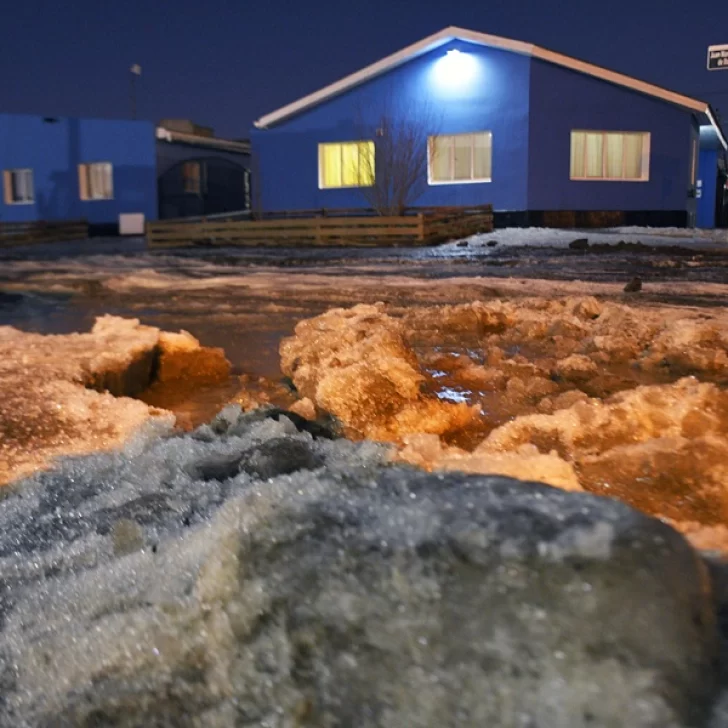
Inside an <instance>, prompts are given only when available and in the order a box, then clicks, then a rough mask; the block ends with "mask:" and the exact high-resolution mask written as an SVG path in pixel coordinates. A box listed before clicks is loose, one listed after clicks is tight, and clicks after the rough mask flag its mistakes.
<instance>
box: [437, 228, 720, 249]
mask: <svg viewBox="0 0 728 728" xmlns="http://www.w3.org/2000/svg"><path fill="white" fill-rule="evenodd" d="M579 239H581V240H584V239H586V240H587V241H588V242H589V243H590V244H600V245H617V244H618V243H619V242H625V243H643V244H644V245H651V246H674V245H679V246H680V247H685V248H694V249H695V250H700V249H715V248H718V249H721V248H724V247H726V246H728V230H701V229H698V228H652V227H617V228H604V229H589V230H564V229H561V228H539V227H528V228H501V229H498V230H494V231H493V232H491V233H480V234H478V235H473V236H471V237H469V238H466V239H465V240H466V241H467V243H468V246H467V247H462V246H461V242H462V241H453V242H450V243H445V244H444V245H440V246H438V247H437V248H436V249H435V250H436V251H437V252H438V253H439V254H441V255H467V254H468V248H481V249H485V250H480V251H479V252H487V250H488V249H491V250H494V249H495V248H496V247H503V246H505V247H547V248H568V247H569V244H570V243H572V242H574V241H575V240H579ZM494 241H495V245H493V242H494ZM489 243H490V244H491V245H490V246H489V245H488V244H489Z"/></svg>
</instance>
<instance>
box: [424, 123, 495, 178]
mask: <svg viewBox="0 0 728 728" xmlns="http://www.w3.org/2000/svg"><path fill="white" fill-rule="evenodd" d="M492 165H493V134H492V133H491V132H489V131H479V132H475V133H472V134H447V135H440V136H431V137H430V138H429V155H428V164H427V168H428V179H429V183H430V184H431V185H432V184H457V183H459V182H490V181H491V175H492Z"/></svg>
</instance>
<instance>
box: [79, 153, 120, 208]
mask: <svg viewBox="0 0 728 728" xmlns="http://www.w3.org/2000/svg"><path fill="white" fill-rule="evenodd" d="M78 188H79V194H80V195H81V199H82V200H113V199H114V172H113V167H112V165H111V163H110V162H91V163H89V164H79V165H78Z"/></svg>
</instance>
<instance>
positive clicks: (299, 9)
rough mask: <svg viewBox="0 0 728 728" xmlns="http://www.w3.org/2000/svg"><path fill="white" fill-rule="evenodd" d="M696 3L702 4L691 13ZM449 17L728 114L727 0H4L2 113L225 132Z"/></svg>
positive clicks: (241, 131) (236, 132)
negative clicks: (719, 48) (180, 122)
mask: <svg viewBox="0 0 728 728" xmlns="http://www.w3.org/2000/svg"><path fill="white" fill-rule="evenodd" d="M691 8H694V9H691ZM447 25H460V26H464V27H466V28H471V29H473V30H478V31H482V32H486V33H493V34H495V35H503V36H506V37H510V38H515V39H518V40H524V41H529V42H533V43H536V44H539V45H543V46H546V47H548V48H551V49H553V50H555V51H559V52H561V53H565V54H567V55H573V56H576V57H578V58H582V59H584V60H587V61H591V62H593V63H597V64H600V65H604V66H607V67H609V68H613V69H615V70H617V71H622V72H624V73H628V74H630V75H634V76H637V77H639V78H643V79H644V80H647V81H651V82H653V83H657V84H660V85H664V86H667V87H669V88H672V89H674V90H676V91H681V92H683V93H687V94H690V95H694V96H697V97H699V98H701V99H703V100H706V101H710V102H712V103H713V104H714V105H716V106H717V107H719V108H722V110H723V114H722V116H723V117H724V119H727V120H728V71H716V72H708V71H706V70H705V56H706V47H707V46H708V45H710V44H715V43H728V2H725V0H720V1H716V2H712V3H700V4H698V3H694V2H690V3H689V2H687V0H679V1H678V0H651V1H647V0H603V1H602V2H596V1H595V0H366V1H363V0H318V2H317V1H316V0H309V2H305V1H302V2H299V1H296V0H117V1H116V2H107V1H106V0H55V1H54V0H23V1H22V2H13V3H12V4H11V2H10V0H6V1H5V2H4V3H3V4H2V14H1V22H0V111H13V112H29V113H41V114H56V115H75V116H103V117H125V116H128V115H129V113H130V112H129V109H130V102H129V72H128V69H129V66H130V65H131V64H132V63H139V64H141V65H142V66H143V69H144V73H143V76H142V78H141V80H140V84H139V93H138V99H139V116H140V117H143V118H148V119H152V120H155V121H156V120H159V119H160V118H163V117H182V118H192V119H194V120H196V121H198V122H199V123H203V124H209V125H212V126H214V127H215V129H216V132H217V133H218V134H220V135H227V136H233V137H242V136H245V135H247V133H248V129H249V127H250V125H251V123H252V121H253V119H256V118H258V117H259V116H261V115H263V114H265V113H267V112H270V111H273V110H274V109H276V108H278V107H279V106H282V105H283V104H286V103H288V102H290V101H294V100H295V99H296V98H298V97H300V96H302V95H304V94H306V93H308V92H310V91H314V90H316V89H317V88H320V87H321V86H324V85H326V84H328V83H330V82H332V81H335V80H336V79H338V78H340V77H341V76H344V75H346V74H348V73H351V72H352V71H356V70H358V69H359V68H361V67H362V66H364V65H366V64H368V63H371V62H373V61H376V60H378V59H379V58H381V57H382V56H385V55H387V54H389V53H392V52H394V51H396V50H398V49H399V48H401V47H403V46H405V45H408V44H409V43H413V42H415V41H417V40H419V39H421V38H422V37H424V36H426V35H428V34H430V33H433V32H436V31H438V30H440V29H441V28H443V27H445V26H447Z"/></svg>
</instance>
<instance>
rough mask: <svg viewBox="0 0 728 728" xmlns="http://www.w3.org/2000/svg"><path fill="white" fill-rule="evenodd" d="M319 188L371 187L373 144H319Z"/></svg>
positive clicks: (372, 178) (372, 181) (372, 179)
mask: <svg viewBox="0 0 728 728" xmlns="http://www.w3.org/2000/svg"><path fill="white" fill-rule="evenodd" d="M318 149H319V188H320V189H328V188H333V187H371V186H372V185H373V184H374V142H369V141H362V142H342V143H339V144H319V148H318Z"/></svg>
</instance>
